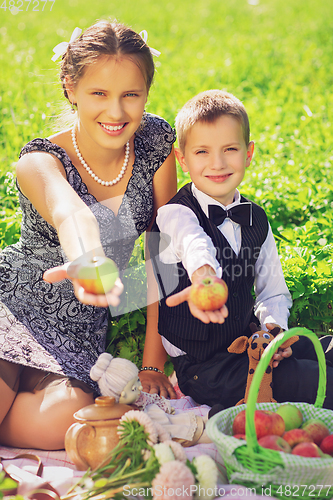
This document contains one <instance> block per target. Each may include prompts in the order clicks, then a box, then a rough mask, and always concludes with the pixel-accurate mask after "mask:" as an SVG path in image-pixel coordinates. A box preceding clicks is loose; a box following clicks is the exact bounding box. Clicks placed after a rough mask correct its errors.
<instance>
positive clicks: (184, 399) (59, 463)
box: [0, 388, 227, 495]
mask: <svg viewBox="0 0 333 500" xmlns="http://www.w3.org/2000/svg"><path fill="white" fill-rule="evenodd" d="M175 389H176V392H177V396H179V397H180V399H174V400H171V401H170V402H171V405H172V406H173V407H174V408H175V410H176V413H178V412H181V411H194V412H195V413H196V414H197V415H201V416H205V415H206V414H207V413H208V411H209V409H210V407H209V406H206V405H202V406H198V405H197V404H196V403H195V401H194V400H193V399H192V398H190V397H189V396H183V395H182V394H181V393H180V392H179V391H178V390H177V388H175ZM184 450H185V452H186V455H187V457H188V459H189V460H190V461H192V460H193V458H194V457H196V456H199V455H202V454H206V455H209V456H211V457H212V458H213V459H214V460H215V462H216V464H217V467H218V470H219V481H218V482H219V484H221V485H224V484H227V476H226V469H225V467H224V464H223V460H222V458H221V456H220V454H219V452H218V451H217V448H216V446H215V444H213V443H209V444H199V445H196V446H191V447H189V448H184ZM26 454H30V455H34V456H37V457H39V459H40V460H41V462H42V464H43V472H42V475H41V479H40V478H38V479H37V483H38V484H40V485H42V483H45V482H46V483H49V484H50V485H51V486H52V487H53V488H54V489H55V490H56V491H57V492H58V493H59V494H60V495H64V494H65V493H66V491H67V490H68V489H69V487H70V486H71V485H72V484H74V483H75V482H76V481H78V479H79V478H80V477H81V476H82V475H83V474H84V472H82V471H78V470H76V467H75V465H74V464H73V463H72V462H71V460H70V459H69V457H68V455H67V453H66V451H65V450H59V451H44V450H34V449H19V448H9V447H1V446H0V456H1V457H2V463H3V466H4V467H5V469H6V470H7V471H8V472H9V473H10V474H11V475H12V476H13V477H15V475H16V477H17V479H18V480H19V481H20V483H21V485H20V488H19V493H21V494H27V491H29V488H30V490H31V489H34V488H33V487H32V483H33V485H34V486H35V482H36V471H37V467H38V464H37V462H36V459H35V460H32V459H28V458H26V457H23V458H17V459H15V458H14V457H16V456H18V455H26ZM20 475H21V477H20ZM31 476H32V477H31ZM16 477H15V478H16ZM29 481H31V482H32V483H31V484H30V483H29ZM34 481H35V482H34ZM30 486H31V487H30Z"/></svg>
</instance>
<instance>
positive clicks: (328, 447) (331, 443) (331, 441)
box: [320, 434, 333, 457]
mask: <svg viewBox="0 0 333 500" xmlns="http://www.w3.org/2000/svg"><path fill="white" fill-rule="evenodd" d="M320 449H321V451H322V452H323V453H326V454H327V455H331V457H333V434H330V435H329V436H326V437H325V438H324V439H323V440H322V442H321V443H320Z"/></svg>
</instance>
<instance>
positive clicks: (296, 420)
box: [276, 403, 303, 432]
mask: <svg viewBox="0 0 333 500" xmlns="http://www.w3.org/2000/svg"><path fill="white" fill-rule="evenodd" d="M276 413H278V414H279V415H281V417H282V418H283V420H284V425H285V427H286V432H287V431H290V430H291V429H297V428H298V427H301V425H302V422H303V414H302V412H301V410H300V409H299V408H297V406H295V405H292V404H289V403H285V404H283V405H281V406H279V407H278V409H277V410H276Z"/></svg>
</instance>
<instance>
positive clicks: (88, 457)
mask: <svg viewBox="0 0 333 500" xmlns="http://www.w3.org/2000/svg"><path fill="white" fill-rule="evenodd" d="M132 409H133V408H132V407H131V406H129V405H125V404H120V403H116V401H115V398H113V397H109V396H100V397H98V398H96V399H95V404H92V405H89V406H85V407H84V408H81V410H79V411H77V412H76V413H74V418H75V420H76V423H74V424H72V425H71V426H70V427H69V429H68V431H67V433H66V436H65V448H66V452H67V454H68V456H69V458H70V459H71V460H72V462H74V464H75V465H76V467H77V469H78V470H86V469H88V468H89V467H90V468H91V469H92V470H94V469H96V468H97V467H98V466H99V465H101V464H102V463H103V461H104V460H105V458H106V457H107V455H108V454H109V453H110V451H111V450H113V448H114V447H115V446H116V444H117V443H118V442H119V437H118V434H117V427H118V425H119V419H120V417H122V415H124V413H126V412H127V411H129V410H132Z"/></svg>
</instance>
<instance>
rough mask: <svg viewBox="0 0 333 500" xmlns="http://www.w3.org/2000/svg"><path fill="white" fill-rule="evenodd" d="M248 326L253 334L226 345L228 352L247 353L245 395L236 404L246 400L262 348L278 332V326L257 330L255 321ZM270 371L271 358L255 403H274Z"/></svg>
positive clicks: (284, 345)
mask: <svg viewBox="0 0 333 500" xmlns="http://www.w3.org/2000/svg"><path fill="white" fill-rule="evenodd" d="M250 328H251V331H252V332H253V335H252V336H251V337H250V338H248V337H246V336H242V337H238V338H237V339H236V340H234V341H233V343H232V344H231V345H230V346H229V347H228V351H229V352H233V353H236V354H241V353H242V352H245V351H246V350H247V354H248V356H249V373H248V376H247V382H246V389H245V396H244V398H243V399H241V400H240V401H238V403H236V406H237V405H241V404H243V403H246V402H247V398H248V396H249V390H250V385H251V382H252V379H253V375H254V372H255V369H256V368H257V366H258V363H259V361H260V359H261V356H262V354H263V352H264V349H265V348H266V347H267V346H268V344H269V343H270V342H271V341H272V340H273V339H274V338H275V337H276V335H277V334H278V333H280V328H278V327H277V328H274V329H273V330H271V331H270V332H264V331H259V330H258V327H257V325H256V324H255V323H251V324H250ZM298 339H299V337H297V336H294V337H290V339H288V340H286V341H285V342H284V343H283V344H282V345H281V348H282V349H286V348H287V347H289V346H291V345H292V344H294V343H295V342H297V340H298ZM272 371H273V359H271V360H270V362H269V365H268V367H267V369H266V372H265V373H264V376H263V378H262V381H261V384H260V388H259V392H258V398H257V403H267V402H273V403H276V401H275V399H273V391H272V386H273V383H272Z"/></svg>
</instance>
